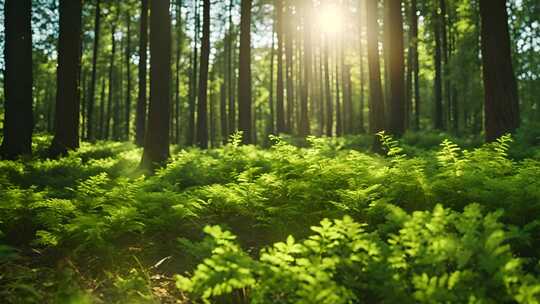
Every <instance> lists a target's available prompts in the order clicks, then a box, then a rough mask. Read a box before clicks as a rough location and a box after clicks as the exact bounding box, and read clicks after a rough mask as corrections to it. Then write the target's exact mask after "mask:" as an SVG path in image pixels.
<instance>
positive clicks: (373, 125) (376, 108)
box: [366, 0, 385, 153]
mask: <svg viewBox="0 0 540 304" xmlns="http://www.w3.org/2000/svg"><path fill="white" fill-rule="evenodd" d="M366 15H367V16H366V18H367V50H368V69H369V131H370V133H371V134H375V133H377V132H380V131H383V130H384V126H385V117H384V100H383V94H382V86H381V69H380V62H379V42H378V39H377V36H378V32H379V24H378V22H377V0H366ZM381 148H382V147H381V143H380V141H379V140H378V138H375V140H374V144H373V151H375V152H378V153H379V152H381Z"/></svg>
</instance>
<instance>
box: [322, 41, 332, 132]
mask: <svg viewBox="0 0 540 304" xmlns="http://www.w3.org/2000/svg"><path fill="white" fill-rule="evenodd" d="M325 38H326V39H325V42H324V83H325V92H326V136H328V137H331V136H332V135H333V126H334V105H333V101H332V90H331V88H330V86H331V83H330V74H331V73H332V71H331V70H330V64H329V60H330V50H329V49H330V46H329V44H330V42H329V37H328V35H325Z"/></svg>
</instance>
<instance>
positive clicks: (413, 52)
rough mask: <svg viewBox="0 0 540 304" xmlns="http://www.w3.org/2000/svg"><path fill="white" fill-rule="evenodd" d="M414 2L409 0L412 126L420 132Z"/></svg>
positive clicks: (415, 6) (418, 68)
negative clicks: (412, 91)
mask: <svg viewBox="0 0 540 304" xmlns="http://www.w3.org/2000/svg"><path fill="white" fill-rule="evenodd" d="M416 12H417V5H416V0H411V29H410V31H411V42H410V43H411V48H410V52H411V61H412V69H413V83H414V126H415V129H416V130H420V77H419V75H420V65H419V61H418V16H417V14H416Z"/></svg>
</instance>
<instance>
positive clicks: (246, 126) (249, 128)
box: [238, 0, 253, 144]
mask: <svg viewBox="0 0 540 304" xmlns="http://www.w3.org/2000/svg"><path fill="white" fill-rule="evenodd" d="M251 6H252V0H242V5H241V14H240V15H241V21H240V54H239V60H240V61H239V67H240V70H239V76H238V104H239V107H238V110H239V112H238V114H239V116H238V119H239V130H240V131H242V132H243V137H242V141H243V143H244V144H251V143H253V125H252V121H251V120H252V113H251V112H252V105H251V103H252V101H251Z"/></svg>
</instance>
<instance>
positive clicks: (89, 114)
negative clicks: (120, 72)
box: [86, 0, 101, 141]
mask: <svg viewBox="0 0 540 304" xmlns="http://www.w3.org/2000/svg"><path fill="white" fill-rule="evenodd" d="M100 28H101V0H97V1H96V12H95V16H94V46H93V51H92V80H91V83H90V89H89V97H88V102H87V109H86V139H88V140H90V141H93V140H94V139H95V137H96V133H95V123H94V107H95V100H96V81H97V59H98V53H99V39H100V33H101V31H100Z"/></svg>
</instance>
